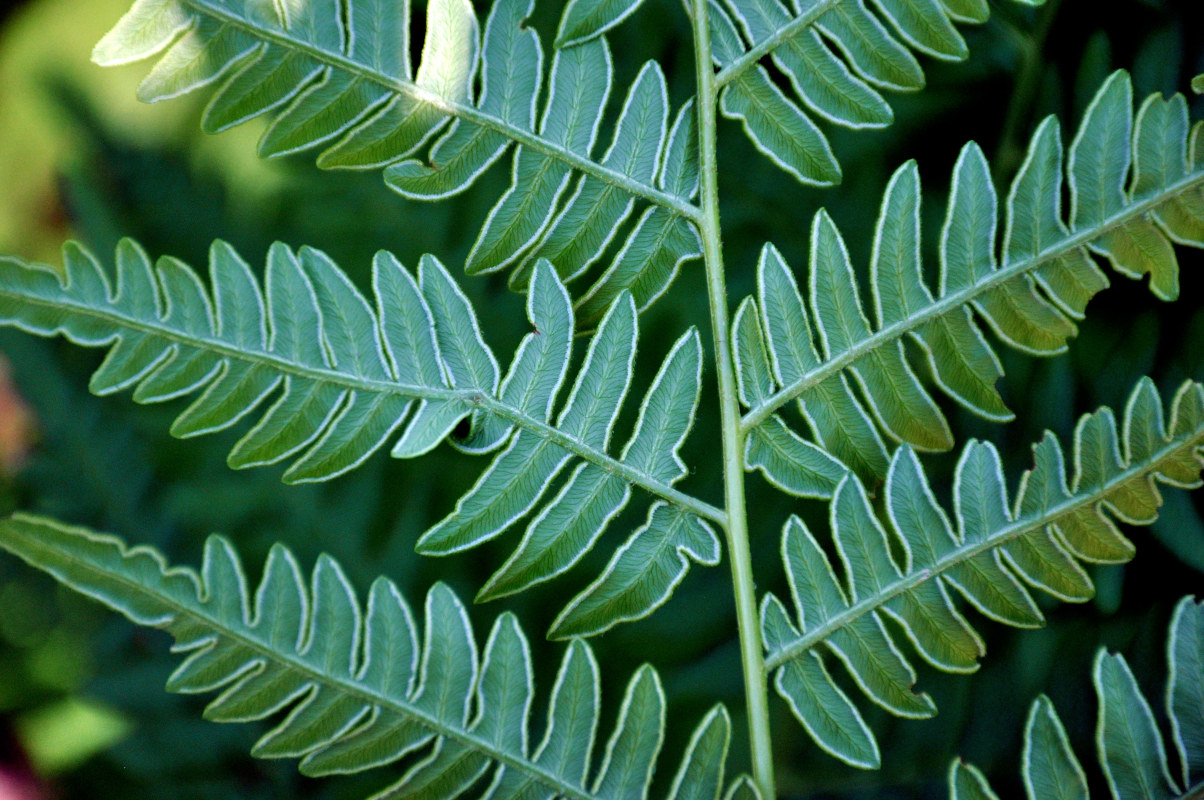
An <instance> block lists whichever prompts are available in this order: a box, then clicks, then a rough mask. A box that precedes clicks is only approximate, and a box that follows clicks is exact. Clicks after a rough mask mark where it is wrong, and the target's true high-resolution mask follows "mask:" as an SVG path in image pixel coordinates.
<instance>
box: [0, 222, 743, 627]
mask: <svg viewBox="0 0 1204 800" xmlns="http://www.w3.org/2000/svg"><path fill="white" fill-rule="evenodd" d="M63 252H64V273H65V274H64V275H63V276H62V277H60V275H58V274H57V273H56V272H55V271H53V270H52V269H50V268H48V267H38V266H36V265H35V266H30V265H26V264H24V263H23V262H21V261H19V260H16V259H0V322H3V323H7V324H13V325H16V326H18V327H21V328H23V329H25V330H27V331H31V332H34V333H39V334H43V335H53V334H56V333H62V334H64V335H65V336H67V337H68V338H70V339H71V340H73V341H75V342H77V343H79V344H84V345H91V346H110V350H109V354H108V356H107V357H106V358H105V360H104V362H103V363H102V364H101V365H100V367H99V368H98V369H97V370H96V372H95V374H94V375H93V376H92V381H91V385H90V386H91V389H92V391H94V392H96V393H98V394H105V393H111V392H116V391H120V390H124V389H130V388H132V389H133V390H134V399H135V400H137V401H139V402H147V403H149V402H159V401H163V400H167V399H171V398H175V397H179V396H181V395H185V394H189V393H193V392H197V391H200V392H201V394H200V396H199V397H198V398H197V399H196V400H195V401H193V403H192V404H191V405H190V406H189V407H188V408H186V409H185V410H184V411H183V413H181V414H180V416H179V417H178V418H177V419H176V421H175V423H174V424H173V425H172V433H173V434H175V435H177V436H195V435H198V434H202V433H209V432H212V431H217V430H221V429H224V428H226V427H229V426H230V425H232V424H234V423H235V422H236V421H237V420H239V419H241V418H243V417H244V416H246V415H248V414H251V413H254V412H256V410H257V409H258V408H260V407H261V406H262V405H263V404H264V402H265V401H266V400H267V398H268V397H269V396H273V395H274V396H275V400H274V401H273V402H272V403H271V404H270V406H269V407H268V408H267V410H266V411H264V412H262V414H261V416H260V418H259V421H258V422H257V423H256V424H255V425H254V427H252V428H251V430H250V431H249V432H248V433H247V434H246V435H245V436H243V437H242V438H241V439H240V440H239V441H238V442H237V443H236V444H235V445H234V447H233V449H232V450H231V452H230V456H229V461H230V464H231V466H233V467H236V468H242V467H250V466H255V465H261V464H270V463H276V462H280V461H284V460H291V461H292V464H291V466H290V467H289V468H288V470H287V471H286V472H285V473H284V479H285V480H286V481H289V482H300V481H317V480H325V479H328V478H331V477H334V476H336V475H339V474H342V473H343V472H346V471H347V470H350V469H352V468H354V467H355V466H356V465H358V464H360V463H361V462H362V461H363V460H364V459H366V458H367V457H368V456H370V455H371V454H372V453H373V452H375V451H376V450H378V449H380V448H381V447H383V446H384V445H385V443H386V442H387V441H388V440H390V439H395V442H394V444H393V447H392V454H393V455H394V456H395V457H400V458H407V457H413V456H417V455H420V454H422V453H425V452H427V451H428V450H430V449H431V448H433V447H435V446H436V445H437V444H439V443H440V442H441V441H443V440H444V439H447V438H448V437H449V436H450V434H451V432H452V430H453V428H455V427H456V425H457V423H459V422H460V421H461V420H464V419H466V418H468V419H469V420H470V423H471V424H470V430H469V433H468V434H467V435H466V436H465V437H464V438H462V439H452V440H451V441H452V443H453V444H455V445H456V446H458V447H460V448H461V449H463V450H466V451H468V452H487V451H490V450H494V449H497V448H499V447H503V446H504V449H503V450H502V452H501V453H500V454H499V455H498V456H497V458H496V459H495V460H494V462H493V463H492V464H491V465H490V467H489V468H488V469H487V470H486V471H485V472H484V474H483V475H482V476H481V478H480V480H479V481H478V482H477V484H476V486H474V487H473V488H472V489H471V490H470V491H469V492H468V494H467V495H465V497H464V498H462V499H461V500H460V502H459V503H458V505H457V507H456V510H455V512H454V513H452V514H451V515H450V516H449V517H448V518H447V519H445V520H443V522H441V523H439V524H438V525H436V526H435V527H433V528H432V529H431V530H429V531H427V532H426V534H424V535H423V537H422V538H421V539H420V541H419V549H420V550H422V551H423V552H427V553H431V554H446V553H450V552H454V551H457V550H462V549H465V548H469V547H472V546H475V545H477V544H479V543H481V542H483V541H485V540H487V539H491V538H493V537H495V536H497V535H499V534H500V533H502V532H503V531H504V530H506V529H507V528H508V527H509V526H511V525H512V524H514V523H515V522H516V521H518V520H520V519H522V518H524V517H525V516H526V515H527V514H528V512H531V511H533V510H534V511H535V512H536V514H535V517H534V519H533V521H532V522H531V523H530V525H529V526H528V527H527V533H526V535H525V536H524V538H523V540H522V542H521V543H520V544H519V546H518V548H517V550H516V552H515V554H514V556H513V557H512V558H511V559H510V560H509V561H508V562H506V564H505V565H503V567H502V568H501V569H500V570H499V571H498V573H497V575H495V576H494V578H493V579H492V580H491V581H490V583H489V585H488V586H487V587H486V590H485V593H486V595H487V596H500V595H503V594H509V593H511V592H515V591H519V590H520V589H522V588H525V587H526V586H529V585H531V584H532V583H535V582H538V581H542V580H547V579H548V578H551V577H553V576H554V575H557V574H559V573H560V572H563V571H564V570H566V569H568V568H569V567H570V566H572V565H573V564H574V563H576V561H577V560H579V559H580V558H581V557H582V556H583V555H584V554H585V552H587V551H588V550H589V548H590V547H592V546H593V544H594V542H595V541H596V540H597V538H598V536H599V535H600V534H601V533H602V531H603V530H605V529H606V527H607V525H608V524H609V523H610V521H611V520H612V519H613V517H614V516H615V515H616V514H618V512H619V511H620V510H622V509H623V508H624V507H625V506H626V505H627V503H628V501H629V500H630V497H631V488H632V487H633V486H634V487H638V488H642V489H645V490H647V491H648V492H649V493H650V494H651V495H652V496H653V497H654V498H656V502H655V503H654V504H653V506H652V511H651V512H650V514H649V521H648V523H647V524H646V525H644V526H643V527H641V528H640V529H639V530H637V531H636V532H635V533H634V534H633V536H632V538H631V540H630V541H629V542H628V545H627V546H625V547H624V548H622V549H620V551H619V553H618V554H617V555H616V559H617V560H616V561H615V562H613V563H612V564H611V567H610V568H609V569H608V570H607V572H606V575H607V576H610V577H609V578H605V579H604V580H602V583H601V584H596V585H595V586H594V587H592V588H591V590H590V591H588V592H587V593H586V595H590V596H592V595H596V594H597V593H598V592H605V591H607V590H608V589H609V587H610V586H611V585H612V582H613V581H634V582H636V583H639V584H640V587H641V590H642V591H641V592H625V593H624V594H623V595H622V598H621V599H620V600H619V601H618V602H616V603H610V604H609V605H607V608H610V609H611V610H612V611H611V613H609V614H608V615H606V614H604V615H602V616H605V617H606V618H607V619H606V620H605V621H606V622H607V623H608V624H613V623H614V622H615V621H617V620H618V619H620V618H634V617H638V616H642V615H644V614H646V613H649V612H650V611H651V610H652V609H653V608H655V607H656V606H658V605H659V604H660V603H662V602H664V600H665V599H666V598H667V597H668V595H669V592H670V591H671V590H672V588H673V586H675V585H676V584H677V582H678V581H680V580H681V577H682V576H683V575H684V573H685V571H686V569H687V566H688V563H689V560H693V561H696V562H698V563H702V564H714V563H716V562H717V560H718V540H717V539H716V537H715V533H714V531H713V529H712V528H711V525H710V524H709V523H708V522H707V520H709V521H710V522H716V523H719V524H722V523H723V520H724V517H723V513H722V512H721V511H720V510H719V509H716V508H714V507H712V506H710V505H708V504H706V503H704V502H702V501H700V500H697V499H696V498H693V497H691V496H690V495H687V494H683V493H682V492H680V491H678V490H677V489H675V488H674V484H675V483H676V482H677V481H678V480H680V479H681V478H682V477H684V476H685V475H686V472H687V470H686V468H685V465H684V464H683V463H682V461H681V459H680V457H679V456H678V454H677V451H678V448H679V447H680V446H681V443H682V441H683V440H684V439H685V437H686V435H687V433H688V432H689V430H690V426H691V424H692V422H693V417H694V410H695V406H696V404H697V402H698V392H699V383H700V380H701V359H702V351H701V344H700V342H699V337H698V332H697V331H696V330H693V329H692V330H690V331H688V332H687V333H685V334H684V335H683V336H682V337H681V338H680V339H679V340H678V342H677V344H676V345H675V346H674V347H673V348H672V350H671V352H670V353H669V356H668V357H667V358H666V360H665V362H664V364H663V365H662V367H661V371H660V373H659V374H658V376H657V378H656V380H655V381H654V383H653V384H652V386H651V387H650V388H649V390H648V391H647V393H646V394H645V395H644V398H643V401H642V405H641V407H640V415H639V421H638V422H637V424H636V428H635V431H634V432H633V433H632V435H631V437H630V438H629V439H628V441H627V443H626V445H625V446H624V448H623V450H622V452H621V453H620V454H619V455H618V457H614V456H611V455H609V454H608V449H609V443H610V438H611V431H612V428H613V426H614V423H615V419H616V417H617V416H618V413H619V410H620V408H621V406H622V403H623V401H624V399H625V398H626V396H627V393H628V391H629V389H630V382H631V369H632V364H633V362H634V359H635V352H636V342H637V339H638V336H637V326H636V310H635V305H634V303H633V301H632V299H631V296H630V295H629V294H627V293H626V292H624V293H622V294H621V295H620V296H619V298H618V299H617V300H616V301H615V302H614V303H613V304H612V306H611V308H610V310H609V312H608V314H607V316H606V317H605V318H604V319H603V321H602V324H601V325H600V327H599V329H598V331H597V333H596V334H595V335H594V337H593V339H592V340H591V342H590V346H589V352H588V353H587V355H586V358H585V361H584V363H583V364H582V366H581V368H580V370H579V371H578V374H577V379H576V382H575V383H574V385H573V388H572V391H571V393H570V395H569V397H568V399H567V400H566V401H565V402H564V403H563V404H562V406H561V409H560V412H559V415H558V417H557V418H556V420H555V421H554V422H553V421H552V411H553V408H554V407H555V406H556V398H557V394H558V392H559V391H560V389H561V386H562V384H563V382H564V379H565V376H566V373H567V370H568V367H569V364H570V362H571V351H572V342H573V314H572V309H571V307H570V305H569V298H568V295H567V293H566V292H565V290H564V286H563V284H561V282H560V280H559V278H558V277H557V275H556V272H555V270H553V269H552V267H551V266H550V265H549V264H548V263H547V262H546V261H541V262H540V263H539V264H538V265H537V266H536V268H535V273H534V278H533V279H532V285H531V290H530V292H529V294H528V300H527V312H528V316H529V318H530V321H531V325H532V327H533V328H534V330H533V332H532V333H530V334H529V335H528V336H527V337H526V338H524V339H523V341H522V342H521V343H520V345H519V348H518V350H517V352H516V353H515V356H514V359H513V361H512V363H511V365H510V368H509V370H508V371H507V373H506V375H505V377H504V378H502V377H501V375H500V372H501V370H500V367H499V365H498V362H497V359H496V358H495V357H494V355H493V352H492V350H490V348H489V347H488V345H486V344H485V342H484V341H483V339H482V338H481V334H480V330H479V328H478V326H477V320H476V316H475V314H474V313H473V311H472V308H471V306H469V304H468V301H467V299H466V298H465V297H464V295H463V294H462V293H461V292H460V290H459V288H458V287H457V286H456V284H455V282H454V281H453V280H452V279H451V276H450V275H448V274H447V272H446V270H445V269H444V268H443V267H442V265H440V264H439V262H438V261H437V260H436V259H435V258H433V257H431V256H424V257H423V259H422V262H421V264H420V266H419V270H418V279H417V280H415V279H414V278H413V277H412V276H411V275H410V273H409V272H408V271H407V270H406V269H405V268H404V267H403V266H402V265H401V264H400V263H398V262H397V260H396V259H394V258H393V257H392V256H391V255H389V254H388V253H384V252H381V253H379V254H377V257H376V259H375V260H374V262H373V286H374V289H375V294H376V298H375V299H376V310H375V311H374V310H373V309H372V308H370V307H369V305H368V302H367V301H366V300H365V299H364V298H363V296H362V295H360V293H359V291H358V290H357V289H356V288H355V287H354V286H352V285H351V283H350V282H349V281H348V280H347V278H346V277H345V276H344V275H343V273H342V272H341V271H339V269H338V268H337V267H336V266H335V265H334V264H333V263H332V262H331V261H330V259H328V258H327V257H326V256H325V255H323V254H322V253H320V252H319V251H317V250H313V249H311V248H302V249H301V250H300V251H299V252H298V253H293V252H292V251H290V250H289V249H288V248H287V247H285V246H284V245H281V244H277V245H274V246H273V247H272V249H271V251H270V253H269V255H268V266H267V277H266V288H267V292H266V301H265V299H264V294H263V293H262V292H261V290H260V288H259V285H258V284H257V283H256V281H255V279H254V277H253V276H252V275H251V272H250V269H249V268H248V267H247V265H246V264H245V263H244V262H243V261H242V260H241V259H240V258H239V256H238V255H237V254H236V253H235V252H234V250H233V249H232V248H230V247H229V246H228V245H226V244H224V243H222V242H218V243H216V244H215V245H214V246H213V249H212V252H211V258H210V280H211V283H212V286H213V289H212V295H211V294H210V293H209V292H208V291H207V290H206V289H205V288H204V287H203V286H202V284H201V281H200V278H199V277H198V276H197V275H196V273H194V272H193V271H192V270H191V269H190V268H189V267H187V266H186V265H184V264H182V263H181V262H179V261H177V260H175V259H172V258H163V259H161V260H160V261H159V263H158V265H157V267H154V268H152V265H151V262H150V259H149V258H147V256H146V254H145V253H144V252H143V251H142V250H141V248H139V247H138V245H136V244H135V243H133V242H132V241H130V240H125V241H123V242H122V243H121V244H120V245H119V246H118V248H117V258H116V261H117V270H116V273H117V274H116V289H115V291H114V288H113V287H112V286H111V283H112V282H111V280H110V278H109V276H108V274H107V273H106V270H105V269H104V268H102V267H101V265H100V264H99V263H98V262H97V261H96V260H95V259H94V258H93V257H92V256H91V255H90V254H89V253H87V252H86V251H85V250H83V248H81V247H80V246H78V245H74V244H70V245H68V246H66V247H65V248H64V251H63ZM315 332H317V335H315ZM398 431H400V435H398ZM570 469H571V470H572V474H571V475H570V476H569V478H568V479H567V480H566V481H565V482H564V484H563V487H562V488H561V490H560V491H559V493H557V494H556V495H555V497H553V498H552V499H551V500H549V501H547V502H546V503H544V504H543V505H542V507H540V501H541V498H542V497H543V496H544V494H545V493H546V492H548V490H549V488H550V487H551V485H552V484H553V482H554V480H555V478H556V476H557V475H559V474H561V473H562V472H564V471H566V470H570ZM648 548H652V549H653V550H655V552H656V553H657V554H659V555H658V556H657V557H656V558H655V559H652V560H651V561H650V560H647V557H648V556H649V555H650V554H649V553H648V552H646V551H647V549H648ZM687 556H688V558H689V560H688V559H687ZM633 559H634V560H636V561H638V564H637V565H636V568H635V569H634V570H633V569H632V568H629V567H628V564H629V563H630V562H631V561H632V560H633ZM654 567H655V568H654ZM583 597H585V595H583ZM639 598H642V600H640V599H639ZM583 602H585V600H584V599H580V602H578V603H577V604H576V607H578V608H580V606H581V603H583ZM591 607H593V606H591ZM584 613H585V612H584V611H583V610H580V611H578V612H577V614H576V615H572V614H571V615H570V618H569V619H566V620H562V624H561V625H560V626H559V628H558V629H563V630H564V632H565V633H566V634H567V632H568V631H573V632H579V633H584V632H593V631H595V630H597V629H598V625H600V624H602V622H600V621H599V620H601V617H600V616H599V614H600V612H599V611H598V609H597V608H594V610H593V612H592V613H591V614H590V615H589V616H590V618H591V619H594V620H595V622H594V623H593V624H590V625H585V624H571V619H572V618H574V617H575V616H582V615H584Z"/></svg>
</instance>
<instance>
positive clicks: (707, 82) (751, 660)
mask: <svg viewBox="0 0 1204 800" xmlns="http://www.w3.org/2000/svg"><path fill="white" fill-rule="evenodd" d="M691 9H692V14H691V17H692V22H693V25H694V66H695V72H696V73H697V81H698V84H697V92H698V149H699V178H700V187H699V188H700V194H699V200H700V202H701V205H702V214H701V215H700V218H699V220H698V223H699V232H700V234H701V238H702V253H703V263H704V264H705V267H706V282H707V300H708V302H709V303H710V311H711V333H712V336H713V338H714V342H715V372H716V374H717V376H718V388H719V413H720V421H721V428H722V435H723V490H724V508H725V509H726V512H727V520H726V524H725V525H724V526H723V527H724V531H725V532H726V534H727V550H728V558H729V560H730V561H731V566H732V589H733V593H734V595H735V601H736V624H737V626H738V627H739V638H740V665H741V668H742V671H743V673H744V697H745V707H746V709H747V713H748V731H749V745H750V747H751V756H752V767H753V780H754V781H755V783H756V786H757V789H758V790H759V791H760V794H761V796H762V797H767V798H768V797H776V796H777V791H776V787H775V785H774V777H773V746H772V742H771V739H770V734H769V690H768V681H767V680H766V676H767V675H768V673H767V671H766V669H765V658H764V642H763V641H762V639H761V626H760V616H759V614H758V612H757V596H756V584H755V582H754V581H753V574H752V556H751V554H750V552H749V544H748V513H747V510H746V508H745V502H744V466H745V465H744V437H745V431H744V430H743V429H742V428H741V426H740V398H739V395H738V394H737V390H736V374H735V370H734V369H733V365H734V363H735V362H734V360H733V358H732V352H731V342H730V339H729V338H728V331H730V330H731V325H730V322H729V319H728V309H727V286H726V284H725V281H724V271H723V245H722V242H721V240H720V231H721V230H722V229H721V228H720V226H719V163H718V155H717V153H716V141H717V138H718V133H717V130H716V124H715V109H716V107H717V106H718V104H719V86H718V85H717V83H716V80H715V71H714V69H713V68H712V66H711V32H710V26H709V18H708V12H707V0H693V2H692V5H691Z"/></svg>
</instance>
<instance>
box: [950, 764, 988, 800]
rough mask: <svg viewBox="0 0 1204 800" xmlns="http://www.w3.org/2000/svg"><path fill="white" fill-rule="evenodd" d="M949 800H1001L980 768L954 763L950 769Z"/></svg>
mask: <svg viewBox="0 0 1204 800" xmlns="http://www.w3.org/2000/svg"><path fill="white" fill-rule="evenodd" d="M949 800H999V795H997V794H995V792H994V791H992V790H991V786H990V784H989V783H987V779H986V776H985V775H983V774H982V773H981V772H980V771H979V770H978V767H976V766H974V765H973V764H963V763H962V762H961V761H954V762H953V764H952V765H951V766H950V767H949Z"/></svg>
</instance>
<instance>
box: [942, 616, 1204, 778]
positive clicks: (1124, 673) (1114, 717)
mask: <svg viewBox="0 0 1204 800" xmlns="http://www.w3.org/2000/svg"><path fill="white" fill-rule="evenodd" d="M1168 633H1169V637H1168V640H1169V641H1168V664H1167V672H1168V676H1167V681H1168V686H1167V695H1166V701H1167V714H1168V716H1169V717H1170V721H1171V728H1172V730H1173V731H1174V737H1173V738H1174V740H1175V745H1176V748H1177V749H1178V751H1179V755H1180V756H1181V761H1180V763H1181V765H1182V785H1180V784H1179V783H1178V781H1176V779H1175V778H1174V777H1173V776H1172V775H1171V772H1170V769H1169V767H1168V764H1167V758H1166V749H1165V747H1164V744H1163V741H1162V734H1161V733H1160V732H1159V729H1158V723H1157V721H1156V720H1155V719H1154V715H1153V711H1152V709H1151V708H1150V705H1149V703H1148V702H1147V701H1146V698H1145V697H1144V696H1143V695H1142V693H1141V690H1140V689H1139V688H1138V686H1137V682H1136V681H1135V680H1134V678H1133V673H1132V672H1131V671H1130V670H1129V665H1128V664H1127V663H1126V661H1125V659H1124V657H1123V656H1121V655H1114V654H1109V653H1107V652H1105V651H1103V650H1101V651H1100V652H1099V654H1098V655H1097V656H1096V659H1095V668H1094V670H1093V675H1092V682H1093V684H1094V686H1095V693H1096V697H1097V699H1098V701H1099V714H1098V718H1097V723H1096V731H1095V740H1096V745H1097V748H1098V756H1099V761H1100V766H1101V767H1102V768H1103V772H1104V777H1105V778H1106V779H1107V781H1108V788H1109V789H1110V791H1111V795H1112V797H1114V798H1117V800H1155V798H1182V800H1189V798H1195V797H1198V796H1199V794H1200V791H1201V789H1202V788H1204V760H1202V759H1201V758H1200V757H1199V754H1198V753H1193V754H1191V755H1189V754H1188V751H1187V750H1186V749H1185V745H1184V741H1185V736H1186V737H1187V738H1188V739H1190V740H1195V741H1198V740H1200V739H1201V738H1204V702H1202V700H1204V695H1200V694H1199V692H1198V686H1199V683H1200V671H1199V669H1198V667H1199V665H1200V660H1201V656H1202V654H1204V649H1202V648H1201V642H1204V604H1201V603H1200V602H1198V601H1195V600H1194V598H1191V597H1185V598H1183V599H1182V600H1181V601H1179V603H1178V605H1176V606H1175V613H1174V616H1173V618H1172V620H1171V625H1170V630H1169V631H1168ZM1184 686H1189V687H1194V688H1190V689H1188V690H1187V692H1186V693H1184V690H1183V687H1184ZM970 772H972V773H973V774H974V775H975V776H976V780H977V782H978V785H979V787H980V790H981V792H982V794H979V795H975V794H973V793H967V792H965V791H964V790H963V789H962V786H963V785H964V782H965V779H964V775H965V774H967V773H970ZM1020 773H1021V777H1022V778H1023V779H1024V787H1025V790H1026V793H1027V796H1028V798H1029V800H1086V798H1087V797H1088V793H1087V776H1086V773H1085V772H1084V771H1083V767H1082V765H1081V764H1080V763H1079V760H1078V758H1077V757H1076V756H1075V754H1074V751H1073V750H1072V749H1071V746H1070V742H1069V740H1068V739H1067V736H1066V731H1065V728H1063V726H1062V721H1061V720H1060V719H1059V718H1058V713H1057V711H1055V710H1054V707H1053V704H1052V703H1051V702H1050V701H1049V698H1047V697H1044V696H1042V697H1038V698H1037V700H1036V701H1035V702H1034V703H1033V705H1032V708H1031V710H1030V711H1029V715H1028V723H1027V724H1026V726H1025V731H1024V759H1023V762H1022V765H1021V769H1020ZM1193 782H1194V784H1193ZM949 784H950V797H952V798H955V799H956V798H970V797H995V795H994V793H993V792H991V791H990V788H989V786H988V785H987V783H986V779H985V778H983V777H982V773H980V772H979V771H978V770H977V769H975V768H974V767H971V766H968V765H964V764H962V763H961V762H954V765H953V766H952V767H951V769H950V773H949Z"/></svg>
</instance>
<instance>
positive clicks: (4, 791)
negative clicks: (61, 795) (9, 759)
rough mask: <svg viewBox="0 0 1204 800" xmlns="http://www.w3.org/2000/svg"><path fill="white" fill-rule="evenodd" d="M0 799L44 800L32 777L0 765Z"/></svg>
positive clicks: (43, 795) (44, 796)
mask: <svg viewBox="0 0 1204 800" xmlns="http://www.w3.org/2000/svg"><path fill="white" fill-rule="evenodd" d="M0 800H46V795H45V794H44V793H43V792H42V791H41V790H40V789H39V788H38V785H37V784H36V783H34V782H33V780H32V779H30V778H28V777H25V776H23V775H21V774H19V773H17V772H15V771H13V770H12V769H10V768H8V767H5V766H0Z"/></svg>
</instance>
